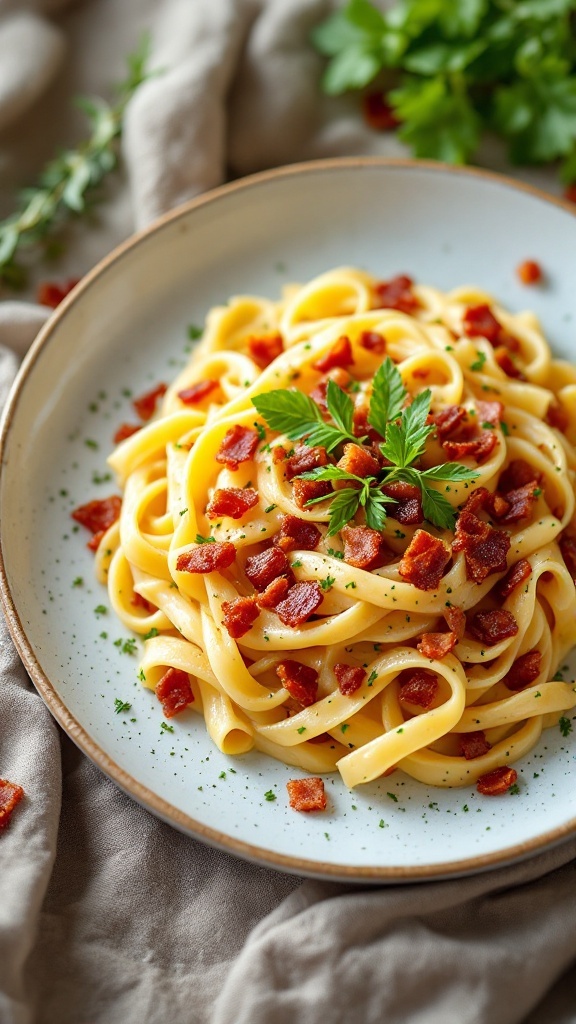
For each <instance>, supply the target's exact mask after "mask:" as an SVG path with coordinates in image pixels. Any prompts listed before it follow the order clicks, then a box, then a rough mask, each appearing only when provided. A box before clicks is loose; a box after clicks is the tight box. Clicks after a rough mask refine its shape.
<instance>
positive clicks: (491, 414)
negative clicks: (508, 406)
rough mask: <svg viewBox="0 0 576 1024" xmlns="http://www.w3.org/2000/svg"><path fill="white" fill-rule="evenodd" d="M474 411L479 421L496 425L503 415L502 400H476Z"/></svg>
mask: <svg viewBox="0 0 576 1024" xmlns="http://www.w3.org/2000/svg"><path fill="white" fill-rule="evenodd" d="M476 413H477V416H478V420H479V421H480V423H491V424H492V426H493V427H497V426H498V424H499V423H500V422H501V420H502V417H503V416H504V406H503V405H502V402H480V401H478V400H477V401H476Z"/></svg>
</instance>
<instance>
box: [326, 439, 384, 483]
mask: <svg viewBox="0 0 576 1024" xmlns="http://www.w3.org/2000/svg"><path fill="white" fill-rule="evenodd" d="M337 466H338V467H339V468H340V469H343V470H344V471H345V472H346V473H354V475H355V476H361V477H366V476H375V475H376V473H379V472H380V463H379V462H378V460H377V459H375V458H374V456H373V455H371V454H370V452H367V451H366V449H365V448H361V447H360V445H359V444H345V445H344V454H343V456H342V458H341V459H339V460H338V462H337ZM348 486H349V485H348Z"/></svg>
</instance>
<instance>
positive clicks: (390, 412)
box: [368, 356, 407, 437]
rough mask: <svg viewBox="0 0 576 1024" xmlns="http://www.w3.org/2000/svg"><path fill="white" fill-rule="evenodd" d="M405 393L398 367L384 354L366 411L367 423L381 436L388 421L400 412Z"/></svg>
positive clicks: (395, 417) (384, 434)
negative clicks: (368, 407)
mask: <svg viewBox="0 0 576 1024" xmlns="http://www.w3.org/2000/svg"><path fill="white" fill-rule="evenodd" d="M406 395H407V391H406V388H405V387H404V384H403V383H402V377H401V376H400V373H399V371H398V368H397V367H396V366H395V365H394V363H393V362H392V360H391V359H390V356H386V359H385V360H384V362H383V363H382V364H381V365H380V366H379V367H378V369H377V371H376V373H375V375H374V380H373V382H372V397H371V399H370V411H369V413H368V423H369V424H370V426H371V427H374V430H377V431H378V433H379V434H381V435H382V437H385V436H386V428H387V425H388V421H389V420H395V419H397V417H398V416H399V415H400V413H401V412H402V406H403V405H404V402H405V399H406Z"/></svg>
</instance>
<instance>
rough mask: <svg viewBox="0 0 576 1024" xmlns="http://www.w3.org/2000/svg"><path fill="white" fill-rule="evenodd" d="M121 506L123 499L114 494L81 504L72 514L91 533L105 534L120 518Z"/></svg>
mask: <svg viewBox="0 0 576 1024" xmlns="http://www.w3.org/2000/svg"><path fill="white" fill-rule="evenodd" d="M121 508H122V499H121V498H119V497H118V495H117V494H112V495H111V496H110V497H109V498H101V499H96V500H94V501H89V502H87V503H86V505H79V506H78V508H75V509H74V511H73V512H71V513H70V515H71V516H72V519H75V520H76V522H77V523H80V524H81V526H85V527H86V529H87V530H90V532H91V533H93V534H101V535H102V536H103V535H104V533H105V532H106V530H109V529H110V527H111V526H112V524H113V523H115V522H116V520H117V519H119V518H120V510H121ZM91 543H92V541H90V544H91ZM98 543H100V541H99V542H98ZM96 546H98V545H96Z"/></svg>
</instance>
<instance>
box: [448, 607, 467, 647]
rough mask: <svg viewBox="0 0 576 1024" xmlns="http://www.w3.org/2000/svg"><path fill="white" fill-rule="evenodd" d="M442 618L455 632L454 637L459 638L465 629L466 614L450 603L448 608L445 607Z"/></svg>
mask: <svg viewBox="0 0 576 1024" xmlns="http://www.w3.org/2000/svg"><path fill="white" fill-rule="evenodd" d="M444 618H445V619H446V622H447V623H448V627H449V629H450V631H451V632H452V633H454V634H455V636H456V639H457V640H461V639H462V637H463V636H464V630H465V629H466V615H465V614H464V611H463V610H462V608H456V607H455V606H454V605H451V606H450V608H446V609H445V611H444Z"/></svg>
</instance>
